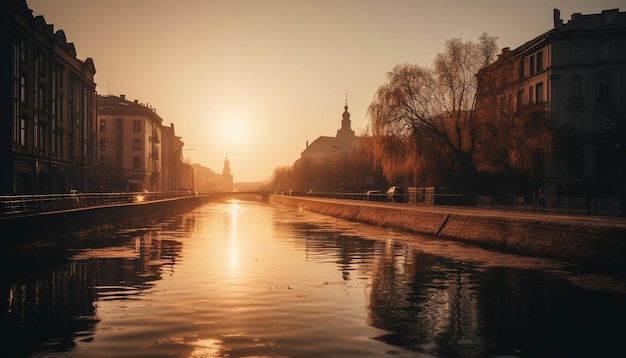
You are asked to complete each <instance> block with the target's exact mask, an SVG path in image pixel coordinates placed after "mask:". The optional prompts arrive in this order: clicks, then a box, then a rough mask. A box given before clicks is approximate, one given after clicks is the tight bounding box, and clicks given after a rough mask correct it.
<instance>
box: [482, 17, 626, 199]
mask: <svg viewBox="0 0 626 358" xmlns="http://www.w3.org/2000/svg"><path fill="white" fill-rule="evenodd" d="M553 15H554V27H553V28H552V29H550V30H549V31H547V32H545V33H543V34H541V35H540V36H538V37H536V38H534V39H532V40H530V41H528V42H526V43H525V44H523V45H521V46H519V47H518V48H516V49H513V50H511V49H509V48H505V49H503V50H502V54H501V55H500V57H499V59H498V60H497V61H496V62H494V63H493V64H492V65H491V66H489V67H488V68H487V69H486V72H485V73H487V74H488V75H489V76H492V79H497V81H495V82H498V84H497V85H494V82H491V85H494V86H492V87H491V88H485V89H482V95H481V96H479V101H478V103H477V109H480V108H485V107H487V106H491V107H495V108H498V109H499V111H500V113H501V114H506V113H511V112H519V111H521V110H524V109H529V108H531V109H532V110H535V111H537V112H536V113H543V115H545V116H546V119H547V120H549V121H550V124H551V129H552V131H553V132H552V133H553V143H552V144H553V151H552V155H551V156H550V158H548V160H547V163H546V166H545V168H544V170H543V174H542V176H543V177H542V178H540V181H541V183H542V184H543V185H544V186H545V187H546V188H547V190H548V191H549V192H551V193H554V192H555V190H556V187H557V186H558V185H561V187H563V188H564V189H565V193H566V195H576V196H579V195H583V196H584V195H587V196H619V195H624V194H625V193H626V46H625V44H626V13H625V12H620V11H619V9H610V10H604V11H602V12H601V13H599V14H589V15H582V14H579V13H576V14H573V15H572V16H571V18H570V19H569V21H567V22H564V21H563V20H562V19H561V14H560V11H559V10H558V9H555V10H554V14H553ZM502 118H505V117H504V115H503V116H502Z"/></svg>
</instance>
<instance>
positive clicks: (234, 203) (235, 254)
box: [228, 199, 241, 276]
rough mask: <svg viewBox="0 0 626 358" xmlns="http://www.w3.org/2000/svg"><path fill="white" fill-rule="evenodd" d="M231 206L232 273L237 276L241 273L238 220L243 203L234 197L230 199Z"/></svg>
mask: <svg viewBox="0 0 626 358" xmlns="http://www.w3.org/2000/svg"><path fill="white" fill-rule="evenodd" d="M229 204H230V207H229V209H228V213H229V216H230V230H229V233H230V237H229V240H230V270H231V271H230V274H231V275H232V276H237V275H238V274H239V245H238V237H237V235H238V231H237V226H238V224H237V221H238V218H239V213H240V211H241V204H240V203H239V200H236V199H233V200H229Z"/></svg>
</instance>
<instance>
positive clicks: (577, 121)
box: [570, 112, 583, 133]
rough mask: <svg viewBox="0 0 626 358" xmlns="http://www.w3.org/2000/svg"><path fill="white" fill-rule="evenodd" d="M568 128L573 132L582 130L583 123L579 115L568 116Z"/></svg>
mask: <svg viewBox="0 0 626 358" xmlns="http://www.w3.org/2000/svg"><path fill="white" fill-rule="evenodd" d="M570 127H571V129H572V131H573V132H577V133H578V132H580V131H582V129H583V121H582V117H581V115H580V113H578V112H574V113H572V114H570Z"/></svg>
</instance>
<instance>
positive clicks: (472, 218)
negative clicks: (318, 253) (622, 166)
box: [269, 195, 626, 270]
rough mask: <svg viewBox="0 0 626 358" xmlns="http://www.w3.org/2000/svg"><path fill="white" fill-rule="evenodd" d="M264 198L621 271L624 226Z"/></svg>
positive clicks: (625, 264) (625, 263) (625, 256)
mask: <svg viewBox="0 0 626 358" xmlns="http://www.w3.org/2000/svg"><path fill="white" fill-rule="evenodd" d="M269 202H270V203H275V204H281V205H286V206H292V207H298V208H301V209H303V210H307V211H312V212H316V213H320V214H324V215H328V216H333V217H338V218H342V219H346V220H351V221H357V222H363V223H367V224H372V225H378V226H383V227H388V228H393V229H399V230H404V231H409V232H415V233H420V234H426V235H432V236H436V237H441V238H446V239H453V240H458V241H463V242H467V243H471V244H475V245H479V246H483V247H487V248H491V249H496V250H498V251H504V252H514V253H518V254H525V255H531V256H537V257H546V258H554V259H560V260H565V261H569V262H572V263H578V264H593V265H602V266H606V267H610V268H614V269H619V270H626V229H625V227H624V226H611V225H602V224H593V225H592V224H586V223H579V222H571V223H570V222H563V221H557V220H549V219H544V218H542V219H524V218H517V217H504V216H497V215H484V214H481V213H479V212H477V213H476V214H466V213H455V212H453V211H446V210H441V208H438V210H434V209H429V208H428V207H416V206H407V205H395V206H387V205H363V203H358V202H342V201H332V200H321V199H319V200H316V199H311V198H303V197H290V196H279V195H272V196H270V198H269Z"/></svg>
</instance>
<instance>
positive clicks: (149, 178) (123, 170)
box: [97, 95, 183, 192]
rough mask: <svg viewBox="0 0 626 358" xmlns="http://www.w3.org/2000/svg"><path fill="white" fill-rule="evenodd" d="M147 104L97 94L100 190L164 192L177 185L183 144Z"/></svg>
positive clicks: (178, 183) (174, 188)
mask: <svg viewBox="0 0 626 358" xmlns="http://www.w3.org/2000/svg"><path fill="white" fill-rule="evenodd" d="M162 123H163V119H162V118H161V117H160V116H159V115H158V114H157V112H156V110H155V109H154V108H152V107H151V106H150V105H149V104H143V103H139V101H138V100H133V101H129V100H127V99H126V96H125V95H120V96H119V97H118V96H113V95H109V96H101V95H98V131H97V132H98V136H97V137H98V162H99V167H100V169H101V175H100V177H99V180H100V182H99V187H100V188H101V190H104V191H122V192H126V191H141V190H148V191H165V190H177V189H178V187H179V186H180V181H181V179H180V173H181V170H182V169H181V168H182V148H183V142H182V140H181V139H180V137H177V136H176V134H175V132H174V126H173V125H171V126H170V127H164V126H163V125H162Z"/></svg>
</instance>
